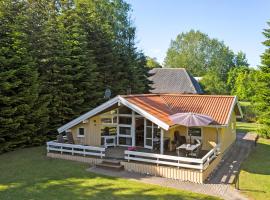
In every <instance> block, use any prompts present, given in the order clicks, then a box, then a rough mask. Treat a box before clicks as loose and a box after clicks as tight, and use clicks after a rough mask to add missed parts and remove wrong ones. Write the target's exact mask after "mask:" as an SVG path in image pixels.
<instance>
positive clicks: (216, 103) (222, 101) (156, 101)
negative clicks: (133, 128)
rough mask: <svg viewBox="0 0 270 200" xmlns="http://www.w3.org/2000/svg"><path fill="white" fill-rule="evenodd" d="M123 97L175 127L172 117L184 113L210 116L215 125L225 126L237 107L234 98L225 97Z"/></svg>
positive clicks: (148, 95) (163, 95) (183, 95)
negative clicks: (232, 111)
mask: <svg viewBox="0 0 270 200" xmlns="http://www.w3.org/2000/svg"><path fill="white" fill-rule="evenodd" d="M123 97H124V98H125V99H127V100H128V101H129V102H130V103H132V104H135V105H136V106H138V107H140V108H141V109H143V110H145V111H146V112H148V113H149V114H151V115H153V116H155V117H156V118H158V119H160V120H161V121H164V122H165V123H167V124H168V125H173V122H172V121H171V120H170V119H169V116H170V115H172V114H176V113H184V112H193V113H198V114H204V115H208V116H210V117H212V118H213V119H214V124H220V125H224V124H226V123H227V119H228V118H229V117H230V116H229V115H230V114H231V113H230V111H231V109H233V106H234V105H235V104H234V100H235V97H234V96H224V95H222V96H221V95H191V94H144V95H127V96H123Z"/></svg>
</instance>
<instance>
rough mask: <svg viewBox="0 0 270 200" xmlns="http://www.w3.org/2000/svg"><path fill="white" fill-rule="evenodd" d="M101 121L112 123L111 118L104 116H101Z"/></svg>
mask: <svg viewBox="0 0 270 200" xmlns="http://www.w3.org/2000/svg"><path fill="white" fill-rule="evenodd" d="M100 121H101V123H104V124H111V123H112V118H109V117H106V118H101V120H100Z"/></svg>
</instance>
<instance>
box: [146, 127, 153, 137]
mask: <svg viewBox="0 0 270 200" xmlns="http://www.w3.org/2000/svg"><path fill="white" fill-rule="evenodd" d="M146 138H152V128H150V127H146Z"/></svg>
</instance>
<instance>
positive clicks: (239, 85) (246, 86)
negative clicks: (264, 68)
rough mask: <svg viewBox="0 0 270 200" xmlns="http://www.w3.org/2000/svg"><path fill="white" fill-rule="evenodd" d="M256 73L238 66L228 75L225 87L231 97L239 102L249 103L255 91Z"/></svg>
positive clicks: (245, 67)
mask: <svg viewBox="0 0 270 200" xmlns="http://www.w3.org/2000/svg"><path fill="white" fill-rule="evenodd" d="M257 76H258V71H256V70H254V69H251V68H249V67H247V66H238V67H235V68H233V69H231V70H230V71H229V73H228V79H227V86H228V88H229V91H230V93H231V94H232V95H236V96H237V97H238V98H239V99H240V100H246V101H251V99H252V97H253V96H254V95H255V91H256V84H255V83H256V79H257Z"/></svg>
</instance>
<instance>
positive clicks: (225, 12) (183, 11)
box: [126, 0, 270, 67]
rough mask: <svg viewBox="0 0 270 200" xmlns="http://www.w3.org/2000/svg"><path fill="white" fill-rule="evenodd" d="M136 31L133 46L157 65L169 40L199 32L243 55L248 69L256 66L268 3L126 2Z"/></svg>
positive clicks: (248, 0)
mask: <svg viewBox="0 0 270 200" xmlns="http://www.w3.org/2000/svg"><path fill="white" fill-rule="evenodd" d="M126 1H127V2H128V3H130V4H131V6H132V12H131V19H132V20H133V22H134V25H135V26H136V29H137V38H136V41H137V46H138V47H139V48H140V49H141V50H143V52H144V53H145V55H147V56H150V57H156V58H157V60H158V61H159V62H160V63H163V60H164V58H165V56H166V51H167V49H168V47H169V45H170V41H171V40H172V39H175V38H176V36H177V35H178V34H179V33H181V32H187V31H189V30H191V29H194V30H200V31H201V32H203V33H206V34H208V36H209V37H211V38H217V39H218V40H220V41H223V42H224V43H225V44H226V45H227V46H229V47H230V49H232V50H233V51H234V52H235V53H236V52H238V51H243V52H244V53H246V56H247V59H248V62H249V64H250V66H251V67H256V66H258V65H259V64H260V55H261V54H262V53H263V52H264V50H265V47H264V46H263V45H262V42H263V41H264V40H265V38H264V36H263V34H262V31H263V29H264V28H267V24H266V22H267V21H270V0H126Z"/></svg>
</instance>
